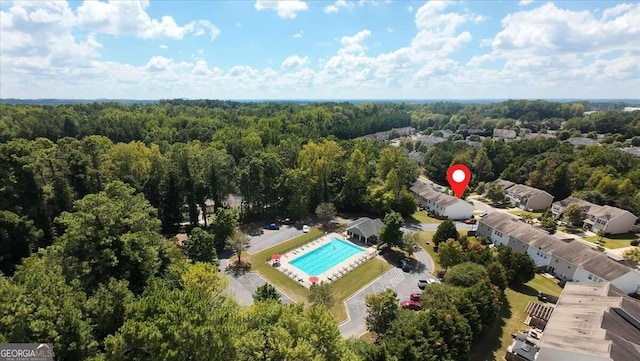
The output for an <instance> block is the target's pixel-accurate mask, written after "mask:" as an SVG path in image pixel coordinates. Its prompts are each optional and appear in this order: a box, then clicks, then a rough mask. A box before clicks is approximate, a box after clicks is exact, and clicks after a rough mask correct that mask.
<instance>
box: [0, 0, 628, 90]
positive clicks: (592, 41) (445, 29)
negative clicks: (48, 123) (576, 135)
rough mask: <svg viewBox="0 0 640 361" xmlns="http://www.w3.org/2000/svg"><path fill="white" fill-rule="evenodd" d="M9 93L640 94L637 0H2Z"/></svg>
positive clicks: (1, 45) (0, 41)
mask: <svg viewBox="0 0 640 361" xmlns="http://www.w3.org/2000/svg"><path fill="white" fill-rule="evenodd" d="M0 97H2V98H11V97H13V98H83V99H95V98H128V99H158V98H217V99H469V98H471V99H498V98H500V99H502V98H547V99H553V98H591V99H594V98H640V3H639V2H638V1H629V2H626V3H625V2H617V1H565V2H546V1H545V2H543V1H530V0H522V1H517V0H513V1H506V0H504V1H500V0H494V1H478V0H468V1H451V2H447V1H429V2H424V1H402V0H391V1H388V0H377V1H373V0H366V1H363V0H360V1H357V0H356V1H348V0H338V1H319V0H314V1H300V0H295V1H294V0H288V1H267V0H257V1H248V0H246V1H229V2H224V1H184V0H183V1H168V0H163V1H146V0H142V1H108V2H107V1H69V2H65V1H55V2H46V1H42V0H39V1H13V2H12V1H0Z"/></svg>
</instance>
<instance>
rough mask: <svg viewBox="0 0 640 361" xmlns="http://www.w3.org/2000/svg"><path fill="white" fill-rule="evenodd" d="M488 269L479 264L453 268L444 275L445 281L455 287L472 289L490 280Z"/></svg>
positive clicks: (469, 263) (468, 263)
mask: <svg viewBox="0 0 640 361" xmlns="http://www.w3.org/2000/svg"><path fill="white" fill-rule="evenodd" d="M488 279H489V275H488V274H487V270H486V268H484V267H483V266H481V265H479V264H475V263H471V262H466V263H461V264H459V265H455V266H453V267H451V268H450V269H449V270H448V271H447V273H446V274H445V275H444V281H445V282H446V283H449V284H452V285H454V286H461V287H471V286H473V285H475V284H477V283H479V282H481V281H483V280H488Z"/></svg>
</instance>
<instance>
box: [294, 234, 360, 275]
mask: <svg viewBox="0 0 640 361" xmlns="http://www.w3.org/2000/svg"><path fill="white" fill-rule="evenodd" d="M363 252H364V249H363V248H360V247H358V246H356V245H354V244H353V243H350V242H347V241H345V240H342V239H340V238H332V239H331V241H329V242H328V243H327V244H325V245H322V246H321V247H318V248H316V249H314V250H313V251H311V252H309V253H305V254H303V255H302V256H300V257H298V258H296V259H294V260H292V261H291V262H289V263H290V264H291V265H293V266H294V267H296V268H298V269H299V270H301V271H302V272H305V273H306V274H308V275H309V276H318V275H320V274H322V273H323V272H325V271H326V270H328V269H330V268H331V267H334V266H335V265H337V264H338V263H340V262H342V261H344V260H345V259H347V258H349V257H351V256H353V255H356V254H358V253H363Z"/></svg>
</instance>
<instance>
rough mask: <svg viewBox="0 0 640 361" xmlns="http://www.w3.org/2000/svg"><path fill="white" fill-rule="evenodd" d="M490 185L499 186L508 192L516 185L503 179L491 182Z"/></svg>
mask: <svg viewBox="0 0 640 361" xmlns="http://www.w3.org/2000/svg"><path fill="white" fill-rule="evenodd" d="M489 184H491V185H493V184H497V185H499V186H500V187H502V189H504V190H507V189H509V188H511V187H513V186H514V185H515V183H513V182H512V181H508V180H505V179H501V178H498V179H496V180H494V181H493V182H490V183H489Z"/></svg>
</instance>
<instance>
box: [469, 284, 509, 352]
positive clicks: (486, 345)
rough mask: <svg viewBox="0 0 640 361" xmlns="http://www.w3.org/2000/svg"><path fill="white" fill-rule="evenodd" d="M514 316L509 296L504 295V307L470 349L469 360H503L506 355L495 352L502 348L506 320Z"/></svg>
mask: <svg viewBox="0 0 640 361" xmlns="http://www.w3.org/2000/svg"><path fill="white" fill-rule="evenodd" d="M511 316H512V313H511V305H510V304H509V302H508V301H507V298H506V297H505V296H504V295H503V297H502V307H501V308H500V313H498V317H497V319H496V320H495V322H494V323H493V325H492V326H491V327H490V328H489V329H487V330H485V331H484V332H483V336H482V337H481V338H479V339H478V340H477V341H476V342H475V343H474V345H473V346H472V347H471V350H470V351H469V361H494V360H503V358H502V357H504V355H501V356H498V358H496V357H495V355H494V354H495V352H496V351H498V350H500V349H501V348H502V340H501V339H500V337H501V336H502V329H503V328H504V327H505V326H506V325H507V322H506V320H509V319H510V318H511Z"/></svg>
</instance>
